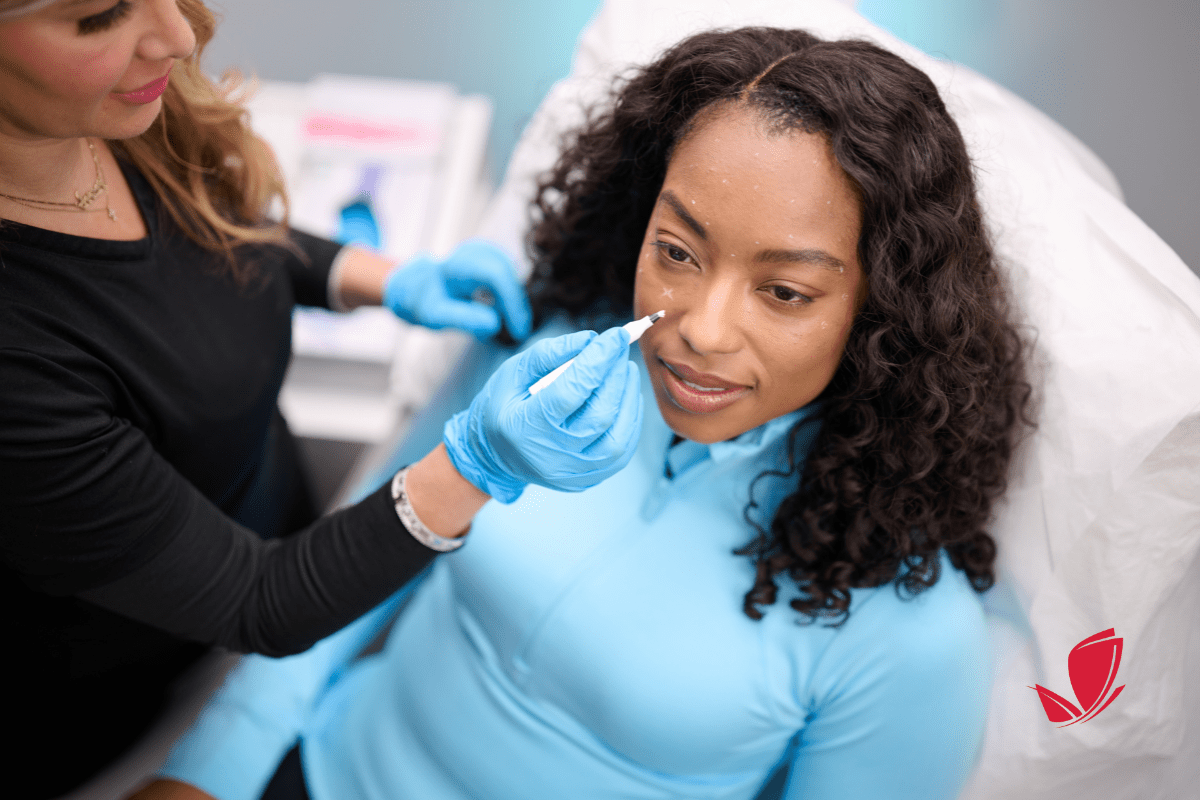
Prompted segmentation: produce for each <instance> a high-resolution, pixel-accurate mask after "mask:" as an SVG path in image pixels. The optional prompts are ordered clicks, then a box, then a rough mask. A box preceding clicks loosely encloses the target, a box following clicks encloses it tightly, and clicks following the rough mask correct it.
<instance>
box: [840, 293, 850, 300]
mask: <svg viewBox="0 0 1200 800" xmlns="http://www.w3.org/2000/svg"><path fill="white" fill-rule="evenodd" d="M842 299H843V300H849V299H850V295H848V294H844V295H842Z"/></svg>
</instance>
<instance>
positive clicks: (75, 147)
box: [0, 133, 96, 203]
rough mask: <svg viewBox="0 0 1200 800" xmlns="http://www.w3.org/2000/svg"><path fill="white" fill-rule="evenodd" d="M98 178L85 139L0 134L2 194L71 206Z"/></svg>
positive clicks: (0, 188) (0, 182) (0, 180)
mask: <svg viewBox="0 0 1200 800" xmlns="http://www.w3.org/2000/svg"><path fill="white" fill-rule="evenodd" d="M95 178H96V175H95V164H94V162H93V161H92V157H91V153H90V151H89V150H88V142H87V140H86V139H84V138H82V137H80V138H73V139H45V138H38V139H19V138H15V137H12V136H7V135H5V134H3V133H0V193H3V194H10V195H13V196H15V197H21V198H25V199H27V200H42V201H50V202H56V203H57V202H68V203H69V202H72V201H73V200H74V198H75V192H76V191H81V192H82V191H86V190H87V189H88V188H89V187H90V186H91V185H92V183H93V182H94V181H95ZM0 199H3V198H0ZM7 202H11V201H7Z"/></svg>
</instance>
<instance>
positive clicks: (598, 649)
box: [163, 364, 989, 800]
mask: <svg viewBox="0 0 1200 800" xmlns="http://www.w3.org/2000/svg"><path fill="white" fill-rule="evenodd" d="M466 374H474V375H480V374H482V375H486V374H488V370H487V369H486V368H484V367H483V366H482V365H481V364H475V365H468V369H467V370H466ZM642 377H643V381H642V383H643V390H644V392H645V404H646V405H645V425H644V429H643V434H642V438H641V442H640V445H639V448H638V451H637V453H636V454H635V456H634V458H633V460H632V462H631V463H630V464H629V466H628V467H627V468H626V469H624V470H623V471H622V472H620V473H619V474H617V475H616V476H614V477H613V478H611V479H609V480H608V481H606V482H605V483H603V484H601V485H599V486H597V487H594V488H593V489H590V490H588V491H585V492H583V493H580V494H564V493H558V492H554V491H550V490H546V489H542V488H540V487H535V486H531V487H529V488H528V489H526V491H525V493H524V494H523V495H522V496H521V498H520V499H519V500H518V501H516V502H515V503H513V504H512V505H508V506H505V505H500V504H498V503H489V504H488V505H487V506H485V507H484V509H483V510H482V511H481V512H480V514H479V515H478V516H477V517H476V520H475V522H474V524H473V526H472V529H471V533H470V534H469V540H468V542H467V544H466V546H464V547H463V548H462V549H460V550H458V551H456V552H454V553H451V554H449V555H446V556H442V557H441V558H439V559H438V561H437V562H436V563H435V564H434V566H433V567H432V568H431V570H430V571H429V572H428V574H427V575H426V577H425V578H424V579H423V581H422V582H421V583H420V585H419V586H418V587H417V588H416V589H415V591H413V593H412V595H411V598H410V601H409V602H408V603H407V605H406V606H405V607H404V609H403V611H402V613H401V614H400V616H399V618H398V620H397V622H396V623H395V626H394V627H393V629H392V630H391V633H390V634H389V636H388V638H387V642H386V645H385V647H384V649H383V650H382V652H379V653H377V654H375V655H372V656H369V657H366V658H363V659H361V660H358V661H357V662H354V663H353V664H350V665H349V666H347V662H348V660H349V657H350V656H351V655H352V654H353V653H354V652H355V651H356V650H357V649H358V648H360V647H361V645H362V644H364V643H365V642H366V641H368V640H369V639H370V638H371V636H372V635H373V634H374V633H375V632H376V631H378V630H379V629H380V627H381V625H382V624H383V622H384V620H386V618H387V615H388V614H389V612H390V611H391V610H392V608H394V607H395V606H396V605H397V604H398V603H399V598H394V599H393V600H392V601H391V602H390V603H389V604H385V607H381V608H380V609H378V610H376V611H375V612H373V614H371V615H368V617H366V618H364V619H363V620H360V621H359V622H358V623H356V624H355V625H353V626H351V627H350V628H348V629H346V630H344V631H342V632H340V633H339V634H337V635H335V636H333V637H330V639H328V640H326V641H324V642H322V643H321V644H319V645H318V646H317V647H315V648H314V649H313V650H311V651H309V652H308V653H305V654H302V655H300V656H295V657H293V658H290V659H282V660H279V661H272V660H271V659H266V658H260V657H249V658H247V659H246V660H245V662H244V663H243V664H242V666H241V667H240V668H239V670H238V671H237V672H235V673H234V675H233V676H231V679H230V680H229V681H228V682H227V684H226V686H225V687H224V688H223V689H222V691H221V692H220V693H219V694H218V696H217V697H216V698H214V700H213V702H212V703H210V705H209V707H208V709H207V710H206V712H205V714H204V716H203V717H202V718H201V720H200V722H199V723H198V725H197V726H196V727H195V728H194V729H193V732H192V733H191V734H190V736H189V737H187V738H185V739H184V740H183V741H182V742H181V743H180V744H179V745H178V746H177V747H176V750H175V752H174V753H173V755H172V757H171V760H170V762H169V763H168V765H167V767H166V769H165V770H164V773H163V774H165V775H168V776H171V777H175V778H177V779H179V780H183V781H185V782H189V783H193V784H195V785H197V786H200V787H201V788H203V789H205V790H207V791H208V792H209V793H211V794H214V795H216V796H217V797H219V798H222V800H251V798H253V797H255V796H256V795H257V793H258V792H260V791H261V789H262V788H263V786H264V784H265V781H266V780H267V779H268V778H269V776H270V774H271V773H272V771H273V770H274V767H275V765H276V763H277V762H278V760H279V758H280V757H281V756H282V754H283V752H284V751H285V750H286V749H287V748H288V747H290V746H291V744H292V743H293V742H294V740H295V737H296V736H297V735H300V736H301V756H302V761H303V764H304V770H305V776H306V780H307V782H308V785H309V789H310V791H311V794H312V797H313V800H340V799H341V798H350V797H353V798H363V800H375V799H378V800H385V799H386V800H397V799H399V800H405V799H408V798H411V799H412V800H417V799H418V798H419V799H420V800H484V799H487V800H536V799H540V798H556V799H557V798H566V797H570V798H706V799H708V798H712V799H714V800H715V799H716V798H721V800H734V799H735V798H736V799H737V800H749V798H753V797H754V796H755V795H756V793H757V792H758V791H759V789H760V788H761V787H762V785H763V783H764V781H765V780H766V779H767V778H768V777H769V776H770V774H771V773H772V771H773V769H774V768H775V767H776V766H777V765H778V764H779V763H780V762H781V760H785V759H786V760H788V761H790V768H791V769H790V777H789V780H788V784H787V788H786V790H785V796H786V797H787V798H789V799H792V798H820V800H850V799H851V798H855V799H860V800H883V799H884V798H886V799H887V800H938V798H952V797H954V796H955V795H956V794H957V792H958V789H959V787H960V786H961V784H962V782H963V781H964V780H965V778H966V776H967V774H968V772H969V770H970V767H971V765H972V763H973V761H974V758H975V755H976V752H977V750H978V747H979V744H980V740H981V737H982V732H983V724H984V718H985V712H986V705H987V691H988V684H989V665H988V658H987V641H986V633H985V627H984V615H983V611H982V608H981V604H980V601H979V599H978V597H977V596H976V594H975V593H974V592H973V591H972V590H971V589H970V587H969V585H968V583H967V581H966V579H965V577H964V576H963V575H962V574H961V573H960V572H958V571H957V570H955V569H953V567H951V565H950V564H949V562H948V560H947V559H945V558H944V557H943V559H942V576H941V579H940V580H939V581H938V583H937V584H936V585H935V586H934V587H933V588H932V589H929V590H927V591H925V592H923V593H922V594H920V595H918V596H917V597H915V598H912V599H902V598H901V597H899V596H898V594H897V592H896V590H895V587H894V586H891V585H889V586H884V587H880V588H876V589H856V590H853V592H852V600H851V613H850V618H849V620H848V621H847V622H846V623H845V624H844V625H842V626H841V627H837V628H834V627H829V626H827V625H825V624H822V623H820V622H818V623H816V624H809V625H803V624H800V623H801V621H802V618H801V617H800V616H799V615H798V614H797V613H796V612H795V611H793V610H792V609H790V608H789V607H788V606H787V600H788V599H790V598H791V597H794V596H795V592H796V589H795V588H794V587H789V586H787V585H781V591H780V597H779V599H778V601H777V602H776V604H775V605H773V606H770V607H767V608H766V609H765V611H766V614H765V617H764V618H763V619H762V620H761V621H755V620H752V619H750V618H748V617H747V616H746V615H745V614H744V613H743V611H742V599H743V595H744V594H745V593H746V591H747V590H748V589H749V588H750V587H751V585H752V584H753V582H754V579H753V574H754V573H753V567H752V565H751V563H750V561H749V559H748V558H747V557H745V556H738V555H735V554H734V553H733V551H734V549H735V548H738V547H740V546H742V545H744V544H746V543H747V542H748V541H749V540H750V539H751V538H752V537H753V535H754V531H753V529H752V527H751V526H750V524H749V523H747V521H746V519H745V517H744V511H745V509H746V507H747V501H748V500H749V497H750V494H749V493H750V486H751V483H752V481H753V480H754V479H755V478H756V477H757V476H758V475H760V474H761V473H762V472H763V471H764V470H765V469H766V468H768V467H776V468H778V467H781V466H783V465H784V464H785V462H786V448H787V435H786V434H787V431H788V430H789V429H790V428H792V427H793V425H797V424H799V425H800V429H799V432H800V435H799V436H798V438H797V448H798V452H799V454H800V455H801V456H802V455H803V453H804V452H806V451H807V448H808V446H809V444H810V443H811V440H812V438H813V436H814V435H815V433H816V429H817V425H818V423H817V422H816V420H814V419H811V416H812V414H813V410H812V408H811V407H810V408H805V409H801V410H799V411H797V412H793V413H792V414H789V415H786V416H784V417H780V418H778V419H775V420H773V421H771V422H769V423H767V424H765V425H763V426H762V427H760V428H757V429H755V430H752V431H749V432H748V433H746V434H743V435H742V436H740V437H738V438H737V439H734V440H731V441H728V442H720V443H717V444H713V445H708V446H705V445H700V444H696V443H694V442H688V441H685V442H682V443H680V444H677V445H676V446H674V447H670V442H671V439H672V432H671V431H670V429H668V428H667V426H666V424H665V423H664V422H663V420H662V417H661V416H660V415H659V413H658V410H657V406H656V404H655V401H654V397H653V392H652V391H651V390H650V389H649V386H648V383H649V382H648V381H647V380H646V378H645V373H644V371H643V375H642ZM467 383H469V381H467ZM474 388H475V387H474V386H466V385H461V386H459V387H458V391H460V392H462V394H463V395H464V396H465V397H466V398H467V399H469V397H470V396H471V394H472V391H473V389H474ZM460 400H461V398H460ZM441 405H442V406H447V408H446V412H447V413H448V411H450V410H453V408H455V407H459V406H458V405H456V401H455V400H454V399H452V398H447V397H443V398H442V400H441ZM445 415H446V414H441V415H440V416H439V414H438V413H436V412H435V413H432V414H431V415H427V417H426V419H425V421H424V422H423V423H422V424H423V425H424V426H426V427H427V429H428V430H433V431H436V432H440V430H441V427H440V419H443V418H444V417H445ZM417 438H418V439H420V437H419V436H418V437H417ZM426 438H429V437H428V436H427V437H426ZM426 444H428V442H425V443H422V444H421V445H420V447H424V446H425V445H426ZM668 464H669V465H670V468H669V469H667V468H666V467H667V465H668ZM668 475H669V476H670V477H668ZM795 480H796V479H795V476H794V475H793V476H792V477H791V478H790V479H788V480H786V481H785V480H780V479H771V478H768V479H764V480H761V481H759V482H758V483H756V484H755V485H754V499H755V500H756V502H757V503H758V506H757V508H756V509H755V510H754V511H752V512H751V516H752V517H753V518H755V519H756V520H757V521H758V522H759V523H760V524H765V523H766V522H767V521H768V520H769V519H770V517H771V515H772V514H773V512H774V509H775V508H776V506H777V504H778V502H779V501H780V500H781V499H782V496H783V494H784V493H785V492H786V491H787V490H788V488H789V487H790V486H792V485H794V482H795ZM781 583H782V582H781Z"/></svg>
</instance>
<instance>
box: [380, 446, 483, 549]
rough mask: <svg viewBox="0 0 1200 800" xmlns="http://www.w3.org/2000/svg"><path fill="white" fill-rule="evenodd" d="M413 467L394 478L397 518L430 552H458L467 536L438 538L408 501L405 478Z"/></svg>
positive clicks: (401, 471) (393, 491) (406, 468)
mask: <svg viewBox="0 0 1200 800" xmlns="http://www.w3.org/2000/svg"><path fill="white" fill-rule="evenodd" d="M409 469H411V467H405V468H404V469H402V470H400V471H399V472H397V473H396V477H394V478H392V502H393V503H395V505H396V516H397V517H399V518H400V524H401V525H403V526H404V527H405V528H406V529H407V530H408V532H409V533H410V534H412V537H413V538H414V539H416V540H417V541H418V542H420V543H421V544H423V545H425V546H426V547H428V548H429V549H430V550H437V551H438V552H439V553H449V552H450V551H451V550H457V549H458V548H460V547H462V546H463V542H464V541H465V540H466V537H465V536H460V537H458V538H457V539H447V538H446V537H444V536H438V535H437V534H436V533H434V532H433V531H431V530H429V528H427V527H426V526H425V523H424V522H421V518H420V517H418V516H417V511H416V509H414V508H413V507H412V503H411V502H410V501H409V499H408V487H407V486H406V485H405V478H406V477H407V476H408V471H409Z"/></svg>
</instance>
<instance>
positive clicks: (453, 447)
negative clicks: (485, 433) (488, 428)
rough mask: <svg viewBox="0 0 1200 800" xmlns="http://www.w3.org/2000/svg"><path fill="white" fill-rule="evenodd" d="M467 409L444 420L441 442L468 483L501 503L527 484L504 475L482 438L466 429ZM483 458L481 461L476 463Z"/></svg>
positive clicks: (469, 423) (513, 497)
mask: <svg viewBox="0 0 1200 800" xmlns="http://www.w3.org/2000/svg"><path fill="white" fill-rule="evenodd" d="M470 426H471V414H470V409H467V410H464V411H460V412H458V413H457V414H455V415H454V416H453V417H451V418H450V420H449V421H448V422H447V423H446V427H445V428H444V429H443V435H442V443H443V444H444V445H445V446H446V454H447V455H449V456H450V463H451V464H453V465H454V468H455V469H456V470H458V474H459V475H462V476H463V477H464V478H466V479H467V481H469V482H470V483H471V484H473V485H474V486H475V487H476V488H477V489H479V490H480V491H482V492H486V493H487V494H489V495H491V496H492V497H493V498H495V499H496V500H499V501H500V502H501V503H504V504H505V505H507V504H509V503H512V502H514V501H515V500H516V499H517V498H518V497H520V496H521V492H523V491H525V486H526V485H527V484H526V483H524V482H523V481H518V480H516V479H515V478H513V477H512V476H510V475H508V474H507V473H506V472H505V471H504V470H502V469H500V467H499V466H498V465H497V459H496V457H495V454H494V453H492V452H491V451H490V448H489V447H488V446H487V442H486V440H485V439H484V438H483V437H481V436H476V435H474V433H473V432H472V431H471V429H470ZM480 462H483V463H480Z"/></svg>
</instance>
